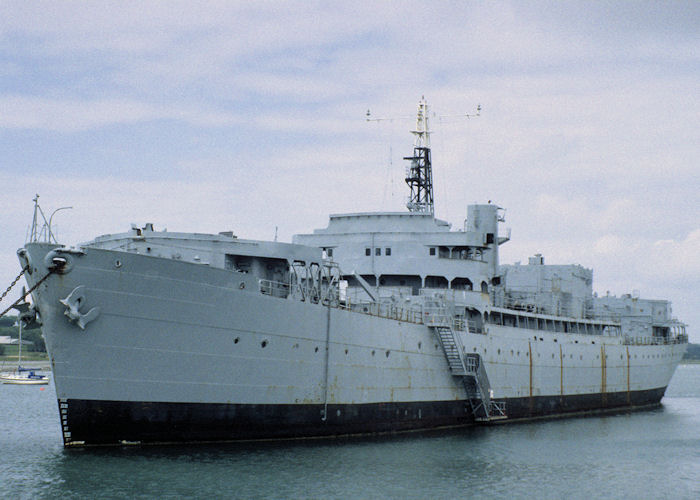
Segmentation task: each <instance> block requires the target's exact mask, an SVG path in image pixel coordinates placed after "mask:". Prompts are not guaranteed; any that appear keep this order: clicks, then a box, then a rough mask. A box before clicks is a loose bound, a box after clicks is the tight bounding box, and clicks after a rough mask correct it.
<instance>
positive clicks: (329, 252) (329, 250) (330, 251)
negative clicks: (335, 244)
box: [327, 248, 333, 257]
mask: <svg viewBox="0 0 700 500" xmlns="http://www.w3.org/2000/svg"><path fill="white" fill-rule="evenodd" d="M327 253H328V256H329V257H333V249H332V248H329V249H328V251H327Z"/></svg>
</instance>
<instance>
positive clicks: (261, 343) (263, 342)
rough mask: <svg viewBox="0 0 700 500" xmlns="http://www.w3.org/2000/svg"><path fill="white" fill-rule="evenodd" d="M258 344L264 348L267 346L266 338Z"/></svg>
mask: <svg viewBox="0 0 700 500" xmlns="http://www.w3.org/2000/svg"><path fill="white" fill-rule="evenodd" d="M260 345H261V346H262V348H263V349H265V348H266V347H267V340H263V341H262V342H260Z"/></svg>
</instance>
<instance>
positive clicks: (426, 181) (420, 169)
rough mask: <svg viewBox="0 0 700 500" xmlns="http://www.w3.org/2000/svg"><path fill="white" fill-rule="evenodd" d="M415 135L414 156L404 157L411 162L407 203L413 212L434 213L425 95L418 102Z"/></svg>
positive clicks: (407, 171) (407, 180) (408, 173)
mask: <svg viewBox="0 0 700 500" xmlns="http://www.w3.org/2000/svg"><path fill="white" fill-rule="evenodd" d="M411 133H412V134H413V135H414V136H415V140H414V143H413V156H407V157H404V160H408V161H410V162H411V165H410V166H408V167H406V184H408V187H409V188H410V189H411V195H410V198H409V200H408V203H407V204H406V207H408V210H409V211H411V212H421V213H429V214H432V213H434V205H433V170H432V165H431V161H430V128H429V124H428V103H427V102H426V101H425V97H421V100H420V101H419V102H418V115H417V117H416V129H415V130H411Z"/></svg>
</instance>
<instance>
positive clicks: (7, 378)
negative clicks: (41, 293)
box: [0, 303, 49, 385]
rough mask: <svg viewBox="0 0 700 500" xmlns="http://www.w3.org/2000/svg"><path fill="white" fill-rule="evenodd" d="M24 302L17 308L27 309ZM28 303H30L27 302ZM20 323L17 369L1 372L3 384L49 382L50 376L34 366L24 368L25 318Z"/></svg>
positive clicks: (0, 378)
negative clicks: (23, 339)
mask: <svg viewBox="0 0 700 500" xmlns="http://www.w3.org/2000/svg"><path fill="white" fill-rule="evenodd" d="M25 304H26V303H24V304H17V306H15V309H18V310H19V311H20V312H23V311H26V308H25V307H23V306H25ZM27 305H28V304H27ZM18 324H19V355H18V356H17V369H16V370H14V371H11V372H0V381H2V383H3V384H18V385H45V384H48V383H49V377H48V376H46V375H40V374H37V373H36V372H37V370H35V369H34V368H22V326H23V320H22V319H21V318H20V319H19V321H18Z"/></svg>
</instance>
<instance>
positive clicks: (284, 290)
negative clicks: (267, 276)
mask: <svg viewBox="0 0 700 500" xmlns="http://www.w3.org/2000/svg"><path fill="white" fill-rule="evenodd" d="M258 283H259V285H260V293H262V294H263V295H271V296H272V297H281V298H286V297H288V296H289V294H290V291H292V287H291V286H290V285H289V284H288V283H282V282H280V281H272V280H263V279H261V280H258Z"/></svg>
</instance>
